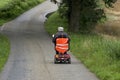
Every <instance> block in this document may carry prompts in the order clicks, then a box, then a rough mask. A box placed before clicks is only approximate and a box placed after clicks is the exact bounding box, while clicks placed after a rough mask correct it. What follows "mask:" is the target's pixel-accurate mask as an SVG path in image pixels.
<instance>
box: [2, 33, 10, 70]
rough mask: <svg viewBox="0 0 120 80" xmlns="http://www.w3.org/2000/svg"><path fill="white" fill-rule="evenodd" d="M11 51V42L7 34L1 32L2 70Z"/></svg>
mask: <svg viewBox="0 0 120 80" xmlns="http://www.w3.org/2000/svg"><path fill="white" fill-rule="evenodd" d="M9 52H10V43H9V40H8V38H7V37H6V36H4V35H2V34H0V71H1V70H2V69H3V67H4V65H5V63H6V61H7V59H8V56H9Z"/></svg>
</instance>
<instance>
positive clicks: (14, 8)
mask: <svg viewBox="0 0 120 80" xmlns="http://www.w3.org/2000/svg"><path fill="white" fill-rule="evenodd" d="M43 1H44V0H13V1H11V2H9V3H8V4H7V5H6V6H4V7H2V8H0V18H1V20H2V19H4V20H8V19H10V18H12V19H13V18H15V17H17V16H18V15H20V14H21V13H23V12H24V11H26V10H28V9H30V8H32V7H34V6H35V5H37V4H39V3H41V2H43ZM0 22H1V21H0ZM1 24H2V23H1ZM1 24H0V25H1Z"/></svg>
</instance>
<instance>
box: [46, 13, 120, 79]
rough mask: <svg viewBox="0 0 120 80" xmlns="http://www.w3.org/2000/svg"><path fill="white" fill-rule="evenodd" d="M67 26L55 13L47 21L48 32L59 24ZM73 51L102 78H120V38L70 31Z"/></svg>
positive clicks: (52, 31)
mask: <svg viewBox="0 0 120 80" xmlns="http://www.w3.org/2000/svg"><path fill="white" fill-rule="evenodd" d="M60 25H62V26H65V28H66V26H67V23H66V20H63V19H60V17H59V15H58V13H54V14H53V15H51V16H50V17H49V19H48V20H47V22H46V23H45V28H46V30H47V31H48V33H50V34H53V33H55V32H56V30H57V27H58V26H60ZM69 34H70V37H71V48H70V49H71V50H70V51H71V52H72V53H73V54H74V55H75V56H76V57H77V58H78V59H79V60H81V61H82V62H83V63H84V64H85V65H86V67H88V68H89V69H90V71H92V72H94V73H95V74H96V75H97V76H98V77H99V78H100V80H120V40H119V39H109V38H104V37H102V36H100V35H97V34H80V33H69Z"/></svg>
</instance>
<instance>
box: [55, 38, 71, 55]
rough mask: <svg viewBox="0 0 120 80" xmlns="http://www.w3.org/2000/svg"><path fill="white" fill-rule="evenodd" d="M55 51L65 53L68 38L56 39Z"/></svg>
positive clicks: (67, 46)
mask: <svg viewBox="0 0 120 80" xmlns="http://www.w3.org/2000/svg"><path fill="white" fill-rule="evenodd" d="M55 48H56V50H57V51H58V52H60V53H62V54H64V53H65V52H67V50H68V48H69V45H68V38H57V39H56V47H55Z"/></svg>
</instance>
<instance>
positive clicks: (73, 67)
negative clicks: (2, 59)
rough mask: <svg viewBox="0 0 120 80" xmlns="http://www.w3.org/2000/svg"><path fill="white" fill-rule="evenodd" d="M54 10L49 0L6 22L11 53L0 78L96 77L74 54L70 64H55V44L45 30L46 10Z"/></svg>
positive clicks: (67, 79)
mask: <svg viewBox="0 0 120 80" xmlns="http://www.w3.org/2000/svg"><path fill="white" fill-rule="evenodd" d="M55 10H57V6H56V5H54V4H53V3H51V2H49V1H45V2H44V3H42V4H41V5H38V6H36V7H35V8H33V9H31V10H29V11H28V12H26V13H24V14H22V15H21V16H19V17H18V18H16V19H15V20H13V21H11V22H9V23H6V24H5V25H4V26H3V27H2V28H1V30H2V32H3V33H4V34H6V35H7V36H8V37H9V39H10V42H11V53H10V56H9V59H8V62H7V64H6V65H5V68H4V70H3V72H2V73H1V74H0V80H98V79H97V78H96V76H95V75H94V74H92V73H91V72H90V71H89V70H88V69H86V68H85V67H84V65H83V64H82V63H81V62H79V61H78V60H77V59H76V58H75V57H74V56H73V55H71V57H72V64H54V63H53V62H54V59H53V58H54V54H55V51H54V45H53V44H52V42H51V37H50V36H49V35H48V34H47V33H46V31H45V30H44V21H45V19H46V18H45V14H46V13H49V12H52V11H55Z"/></svg>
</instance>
